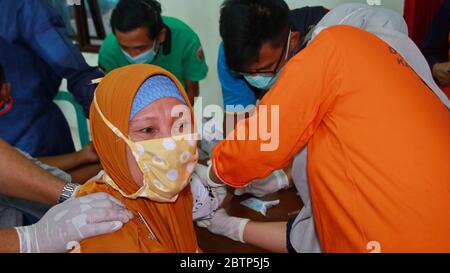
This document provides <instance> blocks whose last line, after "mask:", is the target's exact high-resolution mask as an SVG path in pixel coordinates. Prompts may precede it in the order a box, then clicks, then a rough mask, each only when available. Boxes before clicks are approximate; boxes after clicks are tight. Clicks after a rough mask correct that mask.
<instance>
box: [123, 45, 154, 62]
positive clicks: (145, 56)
mask: <svg viewBox="0 0 450 273" xmlns="http://www.w3.org/2000/svg"><path fill="white" fill-rule="evenodd" d="M155 46H156V43H155V45H154V46H153V48H150V49H149V50H148V51H146V52H143V53H141V54H139V55H137V56H134V57H132V56H131V55H130V54H128V53H127V52H126V51H125V50H123V49H122V53H123V54H124V55H125V57H126V58H127V60H128V62H130V63H132V64H151V63H153V62H154V61H155V58H156V54H157V52H156V51H155Z"/></svg>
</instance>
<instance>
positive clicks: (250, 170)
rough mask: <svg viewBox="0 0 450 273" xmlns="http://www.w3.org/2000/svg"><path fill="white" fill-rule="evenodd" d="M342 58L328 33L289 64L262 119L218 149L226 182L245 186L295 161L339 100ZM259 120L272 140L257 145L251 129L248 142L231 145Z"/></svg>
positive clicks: (216, 164)
mask: <svg viewBox="0 0 450 273" xmlns="http://www.w3.org/2000/svg"><path fill="white" fill-rule="evenodd" d="M341 56H342V54H341V53H340V51H339V48H338V47H337V45H336V43H335V42H334V40H333V37H332V36H331V34H329V33H328V32H327V30H324V31H322V33H320V34H319V35H318V36H317V37H316V38H315V39H314V40H313V41H312V42H311V44H310V45H309V46H308V47H307V48H305V49H304V50H302V51H301V52H299V53H298V54H297V55H296V56H295V57H293V58H292V59H291V60H290V61H289V62H288V63H287V64H286V66H285V68H284V69H283V72H282V74H281V75H280V78H279V79H278V81H277V82H276V84H275V85H274V86H273V87H272V89H271V90H270V91H269V92H268V93H267V94H266V95H265V96H264V98H263V99H262V100H261V103H260V104H259V105H258V107H257V109H256V115H255V114H254V115H253V116H251V117H250V118H248V119H245V120H243V121H241V122H239V123H238V124H237V126H236V128H235V130H234V131H233V132H231V133H230V135H229V136H228V137H227V140H224V141H222V142H221V143H219V144H218V145H217V146H216V147H215V148H214V150H213V156H212V161H213V169H214V172H215V174H216V175H217V176H218V177H219V178H220V179H221V180H222V181H223V182H224V183H226V184H228V185H230V186H233V187H243V186H245V185H247V184H248V183H250V182H251V181H252V180H254V179H259V178H263V177H266V176H268V175H269V174H270V173H271V172H272V171H274V170H277V169H280V168H283V167H285V166H286V165H287V164H288V163H289V162H290V160H291V159H292V158H293V157H294V156H295V154H297V153H298V152H299V151H300V150H301V148H302V147H303V146H304V145H305V144H306V143H307V142H308V140H309V138H310V137H311V136H312V135H313V133H314V131H315V129H316V128H317V127H318V125H319V124H320V122H321V121H322V119H323V118H324V116H325V115H326V114H327V111H328V110H329V108H330V107H331V106H332V104H333V102H334V100H335V98H336V96H337V90H338V86H339V84H340V74H339V73H340V72H339V63H340V62H341ZM277 112H278V116H277ZM266 113H267V114H266ZM264 116H266V117H267V118H264ZM271 117H273V118H271ZM255 120H256V121H257V127H258V132H260V131H261V130H262V131H264V129H265V128H268V130H267V132H272V133H273V136H272V137H271V139H270V140H267V135H266V136H264V135H262V134H261V133H258V135H257V137H256V139H255V140H251V139H249V136H250V133H249V130H245V136H246V137H245V140H239V139H237V140H229V137H230V136H231V135H234V136H236V132H237V131H239V130H243V128H244V127H243V126H245V128H250V124H252V122H254V121H255ZM253 124H254V123H253ZM277 129H278V132H277ZM235 139H236V138H235ZM253 139H254V138H253ZM269 143H271V145H268V144H269ZM264 146H266V147H270V146H272V147H271V149H267V148H263V147H264Z"/></svg>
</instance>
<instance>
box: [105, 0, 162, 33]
mask: <svg viewBox="0 0 450 273" xmlns="http://www.w3.org/2000/svg"><path fill="white" fill-rule="evenodd" d="M140 27H146V28H147V29H148V37H149V38H150V39H152V40H153V39H155V38H156V37H157V36H158V34H159V33H160V32H161V30H162V29H163V27H164V23H163V21H162V17H161V4H160V3H159V2H158V1H156V0H120V2H119V3H118V4H117V6H116V7H115V8H114V10H113V12H112V15H111V28H112V30H113V32H115V30H118V31H120V32H129V31H132V30H134V29H137V28H140Z"/></svg>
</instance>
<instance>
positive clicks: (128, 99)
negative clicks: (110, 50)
mask: <svg viewBox="0 0 450 273" xmlns="http://www.w3.org/2000/svg"><path fill="white" fill-rule="evenodd" d="M154 75H165V76H167V77H169V78H170V79H172V80H173V81H174V82H175V83H176V85H177V87H178V90H179V91H180V93H181V94H182V95H183V97H184V98H185V100H186V102H187V103H188V106H189V107H190V109H191V112H192V106H191V105H190V104H189V99H188V97H187V95H186V92H185V91H184V88H183V86H182V85H181V84H180V83H179V81H178V80H177V79H176V78H175V76H174V75H172V74H171V73H170V72H168V71H166V70H164V69H162V68H160V67H157V66H153V65H147V64H144V65H130V66H126V67H123V68H119V69H116V70H114V71H112V72H111V73H109V74H108V75H107V76H106V77H105V78H104V79H103V80H102V81H101V83H100V85H99V86H98V88H97V90H96V93H95V94H96V97H97V103H98V105H99V107H100V110H101V111H102V112H103V114H104V116H105V117H106V118H107V119H108V120H109V121H110V122H111V123H112V124H113V125H114V126H116V127H117V128H118V129H119V130H120V131H121V132H122V133H124V134H125V135H127V134H128V123H129V117H130V111H131V105H132V103H133V99H134V96H135V94H136V93H137V91H138V89H139V87H140V86H141V85H142V84H143V83H144V81H145V80H147V79H148V78H150V77H152V76H154ZM90 128H91V133H92V138H93V145H94V147H95V150H96V151H97V153H98V155H99V157H100V162H101V164H102V166H103V169H104V171H105V172H106V173H107V174H108V175H109V177H111V178H112V180H113V181H114V182H115V183H116V184H117V185H118V186H119V187H121V189H122V190H123V191H124V192H125V193H127V194H132V193H135V192H136V191H137V190H138V189H139V186H138V185H136V183H135V182H134V181H133V179H132V177H131V174H130V172H129V170H128V164H127V160H126V153H125V151H126V144H125V142H124V141H123V140H121V139H120V138H119V137H117V136H116V135H115V134H114V133H113V132H112V131H111V129H109V128H108V127H107V126H106V125H105V123H104V122H103V120H102V119H101V117H100V115H99V114H98V112H97V110H96V109H95V107H94V104H92V106H91V110H90ZM98 191H103V192H108V193H110V194H112V195H113V196H114V197H116V198H117V199H119V200H121V201H122V202H123V203H124V204H125V205H126V206H127V208H128V209H129V210H130V211H132V212H133V214H134V216H135V217H134V218H133V220H132V221H131V222H130V223H127V224H126V225H124V228H122V229H121V230H119V231H117V232H115V233H113V234H108V235H102V236H98V237H94V238H91V239H87V240H84V241H83V242H82V243H81V251H82V252H195V251H197V248H198V246H197V239H196V234H195V230H194V225H193V222H192V195H191V192H190V188H189V187H187V188H186V189H185V190H184V191H183V192H182V193H180V195H179V197H178V199H177V201H175V202H174V203H158V202H154V201H151V200H148V199H144V198H138V199H136V200H131V199H127V198H125V197H123V196H122V195H120V193H118V192H117V191H115V190H114V189H112V188H111V187H110V186H108V185H106V184H105V183H104V182H103V181H101V180H95V179H94V180H91V181H89V182H88V183H86V184H85V185H84V186H82V187H81V189H80V190H79V192H78V195H85V194H89V193H92V192H98ZM138 213H140V214H141V215H142V216H143V217H144V219H145V222H146V224H148V226H149V227H150V229H151V231H152V232H153V233H154V235H155V237H156V240H152V239H149V231H148V228H147V225H146V224H145V223H144V222H142V221H140V220H139V219H138Z"/></svg>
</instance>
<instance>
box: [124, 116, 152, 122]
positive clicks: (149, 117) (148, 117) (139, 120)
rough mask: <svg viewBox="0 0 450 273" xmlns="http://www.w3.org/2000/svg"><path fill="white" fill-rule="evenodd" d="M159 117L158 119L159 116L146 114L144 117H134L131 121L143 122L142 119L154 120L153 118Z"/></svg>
mask: <svg viewBox="0 0 450 273" xmlns="http://www.w3.org/2000/svg"><path fill="white" fill-rule="evenodd" d="M157 119H158V117H157V116H145V117H142V118H138V119H133V120H131V121H130V123H132V124H133V123H137V122H142V121H147V120H150V121H152V120H157Z"/></svg>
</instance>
